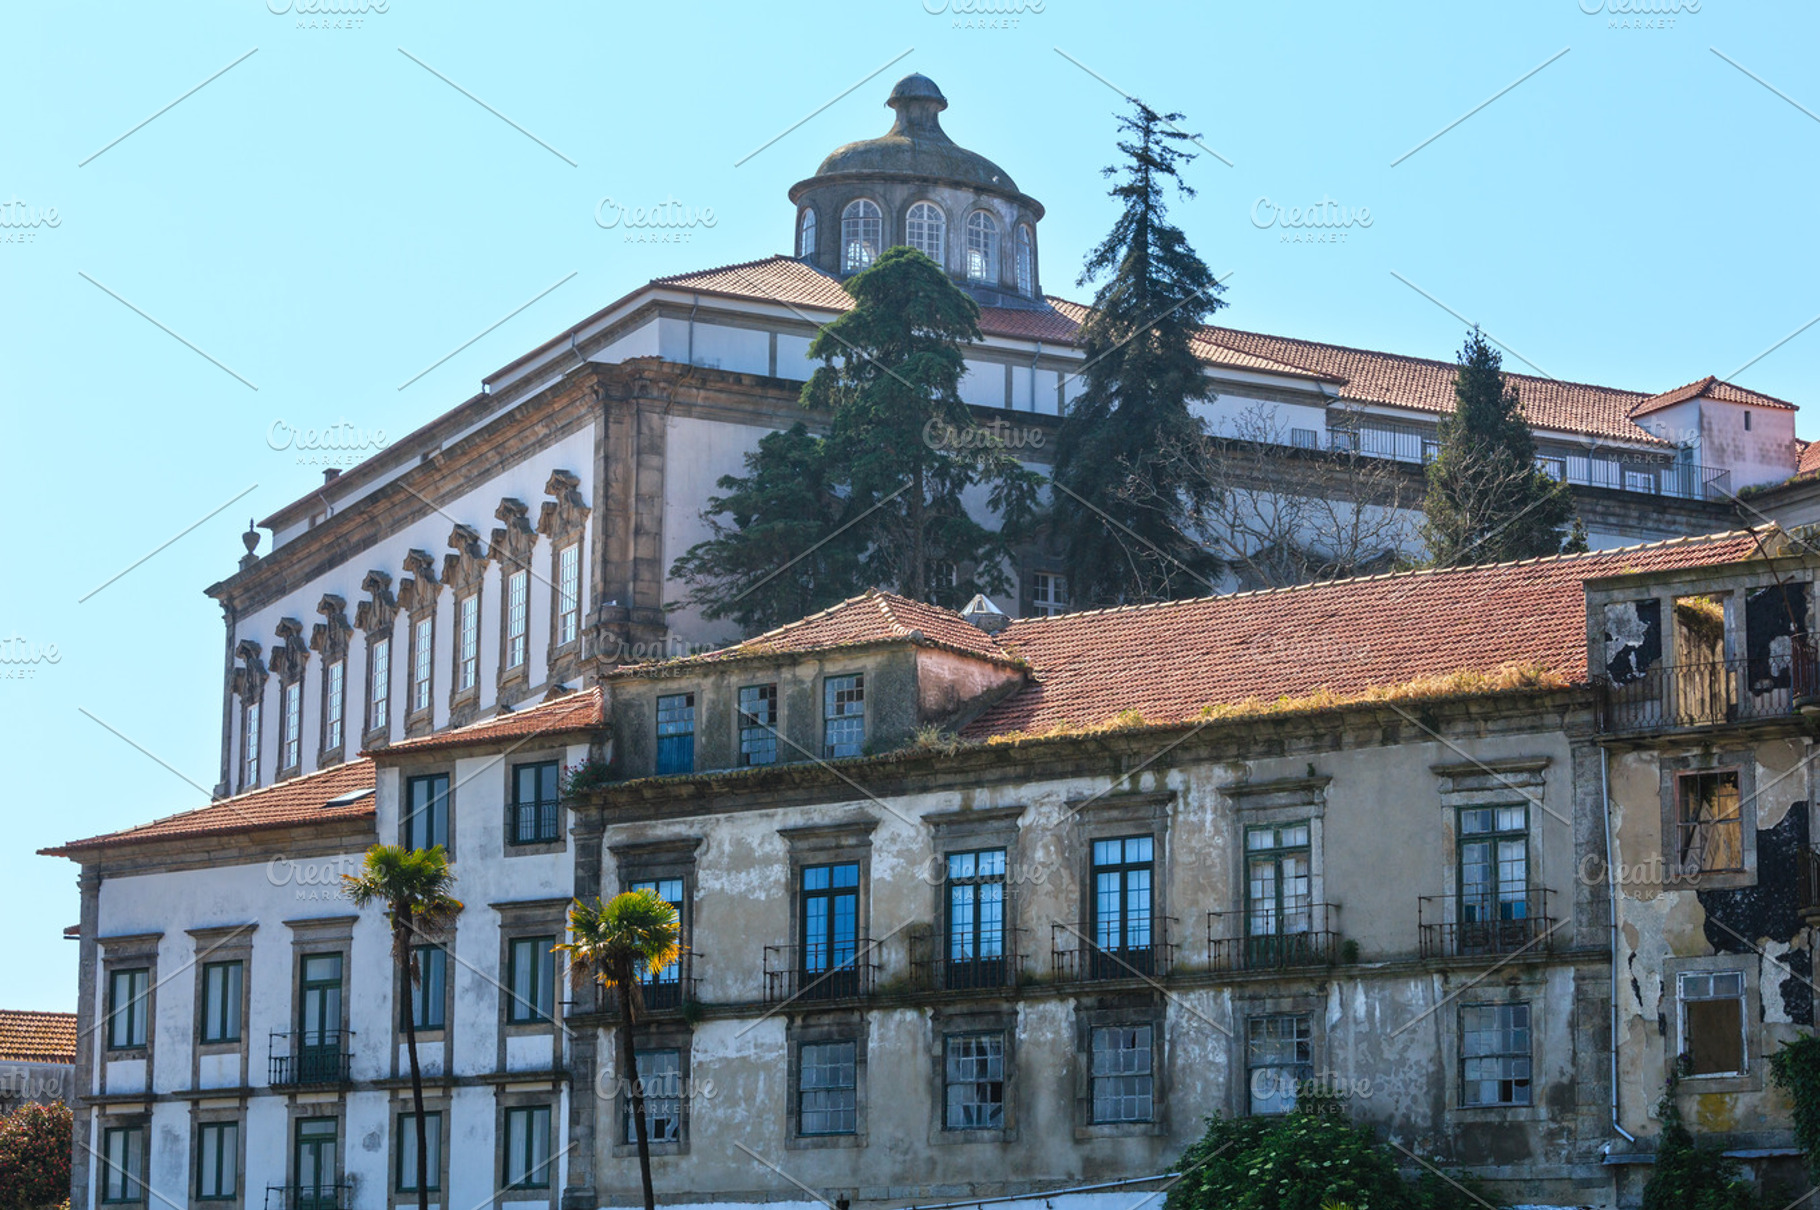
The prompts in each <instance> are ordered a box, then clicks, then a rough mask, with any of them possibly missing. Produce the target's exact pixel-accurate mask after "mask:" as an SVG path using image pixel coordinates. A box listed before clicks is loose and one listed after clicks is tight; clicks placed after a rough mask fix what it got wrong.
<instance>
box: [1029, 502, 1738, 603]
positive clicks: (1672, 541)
mask: <svg viewBox="0 0 1820 1210" xmlns="http://www.w3.org/2000/svg"><path fill="white" fill-rule="evenodd" d="M1764 528H1767V527H1765V526H1746V527H1745V528H1743V529H1728V530H1719V531H1717V532H1715V533H1710V534H1681V535H1678V536H1676V537H1673V538H1660V539H1657V540H1656V541H1654V542H1638V543H1634V544H1633V545H1630V546H1608V547H1605V548H1603V549H1600V550H1583V551H1575V552H1573V553H1571V554H1556V555H1534V556H1532V557H1530V558H1527V559H1506V560H1504V561H1502V562H1498V563H1462V564H1458V565H1456V566H1453V567H1412V568H1410V569H1408V570H1406V571H1383V572H1378V573H1376V574H1374V575H1369V576H1342V577H1340V578H1338V579H1333V580H1312V581H1310V582H1308V583H1306V584H1287V585H1284V586H1282V587H1280V588H1253V589H1248V590H1247V591H1245V592H1224V593H1214V594H1212V595H1209V596H1204V597H1178V598H1176V599H1175V600H1171V601H1147V602H1143V603H1141V604H1136V605H1108V606H1105V607H1104V608H1100V609H1077V610H1073V611H1071V612H1069V613H1058V614H1051V615H1049V616H1047V617H1032V618H1018V619H1016V620H1015V621H1014V622H1013V623H1012V625H1013V626H1020V627H1033V626H1043V625H1046V624H1048V623H1051V622H1059V621H1062V620H1063V619H1066V618H1086V617H1100V616H1103V615H1108V614H1125V613H1135V612H1137V611H1138V610H1145V609H1154V610H1162V609H1169V608H1173V607H1177V606H1184V605H1199V604H1204V603H1206V602H1209V601H1243V600H1251V599H1253V598H1257V597H1269V596H1283V595H1287V594H1289V593H1297V592H1312V591H1314V590H1316V589H1321V588H1334V587H1337V586H1340V585H1349V584H1372V583H1376V582H1379V581H1383V580H1396V579H1404V578H1410V579H1413V578H1415V577H1417V576H1442V575H1451V574H1455V573H1465V572H1479V571H1495V570H1496V569H1498V568H1501V567H1527V566H1531V565H1533V564H1539V563H1564V562H1568V561H1570V560H1574V559H1592V558H1603V557H1606V556H1609V555H1620V554H1634V553H1636V552H1638V551H1644V550H1656V549H1660V548H1663V547H1669V546H1678V545H1684V544H1692V543H1695V542H1714V543H1716V542H1719V541H1720V540H1722V539H1725V538H1736V537H1740V536H1742V535H1745V534H1754V533H1757V532H1758V531H1759V530H1761V529H1764Z"/></svg>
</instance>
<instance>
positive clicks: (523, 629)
mask: <svg viewBox="0 0 1820 1210" xmlns="http://www.w3.org/2000/svg"><path fill="white" fill-rule="evenodd" d="M505 597H506V667H507V668H508V669H515V668H523V667H524V666H525V664H526V663H527V662H528V661H529V660H530V658H531V573H530V572H529V571H527V570H526V569H524V568H522V567H521V568H519V569H518V570H517V571H515V572H513V573H511V574H510V575H508V576H507V577H506V593H505Z"/></svg>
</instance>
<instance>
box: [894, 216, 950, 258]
mask: <svg viewBox="0 0 1820 1210" xmlns="http://www.w3.org/2000/svg"><path fill="white" fill-rule="evenodd" d="M947 233H948V220H947V219H946V218H944V217H943V216H942V211H941V207H939V206H937V205H936V204H935V203H933V202H918V203H917V204H916V205H914V206H912V207H910V214H909V216H908V218H907V219H906V220H905V223H904V242H905V243H907V244H909V245H910V246H911V247H912V248H915V249H916V250H917V251H918V252H921V253H922V254H923V255H924V256H926V257H928V258H929V259H930V260H932V261H934V262H935V263H936V264H938V265H939V264H941V263H942V241H943V239H944V238H945V237H946V236H947Z"/></svg>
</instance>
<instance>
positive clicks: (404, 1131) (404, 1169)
mask: <svg viewBox="0 0 1820 1210" xmlns="http://www.w3.org/2000/svg"><path fill="white" fill-rule="evenodd" d="M423 1131H424V1139H423V1143H424V1151H425V1153H426V1154H425V1156H424V1160H425V1165H424V1167H425V1172H424V1181H425V1186H424V1187H425V1188H426V1189H428V1190H429V1191H430V1192H431V1193H437V1192H440V1191H441V1189H442V1111H441V1110H436V1109H432V1110H429V1111H427V1112H425V1114H424V1115H423ZM393 1186H394V1188H395V1189H396V1190H397V1191H398V1192H399V1193H416V1192H417V1115H416V1114H414V1113H401V1114H399V1115H398V1170H397V1172H395V1173H394V1174H393Z"/></svg>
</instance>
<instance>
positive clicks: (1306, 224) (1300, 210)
mask: <svg viewBox="0 0 1820 1210" xmlns="http://www.w3.org/2000/svg"><path fill="white" fill-rule="evenodd" d="M1371 222H1372V219H1371V207H1370V206H1347V205H1343V204H1341V203H1340V202H1336V201H1335V200H1334V199H1332V198H1330V197H1328V196H1327V195H1326V194H1325V193H1323V194H1322V195H1321V200H1320V201H1318V202H1316V203H1315V204H1314V205H1312V206H1285V205H1282V204H1281V203H1279V202H1275V201H1272V200H1271V199H1270V198H1269V197H1260V198H1259V199H1258V200H1257V201H1255V202H1253V203H1252V204H1251V225H1252V226H1253V227H1256V228H1257V229H1258V230H1259V231H1269V230H1270V229H1271V228H1273V227H1274V228H1275V229H1276V231H1277V242H1278V243H1282V244H1343V243H1345V242H1346V240H1347V237H1348V236H1350V235H1351V234H1352V233H1353V232H1354V231H1363V230H1365V229H1366V228H1368V227H1370V226H1371Z"/></svg>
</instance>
